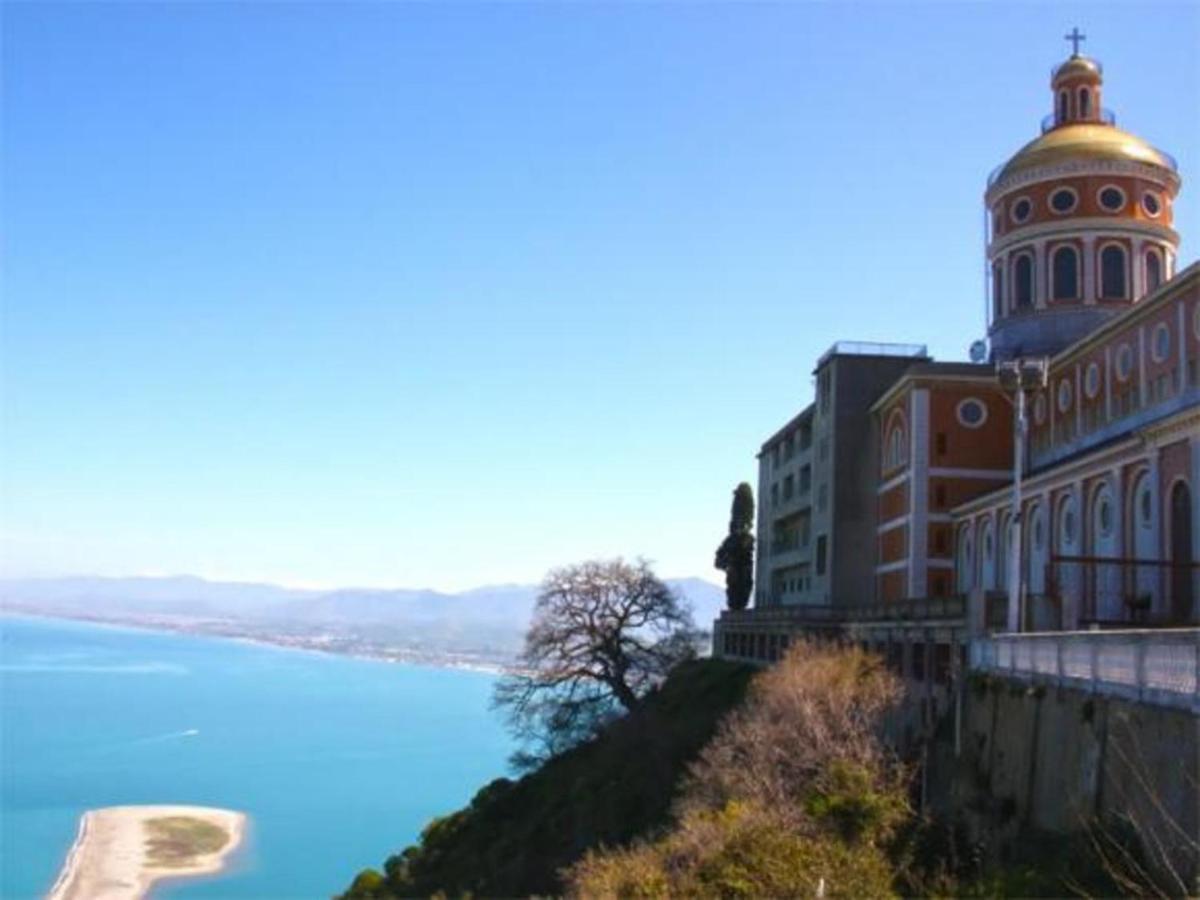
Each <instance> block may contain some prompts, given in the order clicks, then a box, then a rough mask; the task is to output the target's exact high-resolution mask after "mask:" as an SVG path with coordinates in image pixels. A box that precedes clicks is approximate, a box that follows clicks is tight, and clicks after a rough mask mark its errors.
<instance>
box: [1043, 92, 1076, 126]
mask: <svg viewBox="0 0 1200 900" xmlns="http://www.w3.org/2000/svg"><path fill="white" fill-rule="evenodd" d="M1070 103H1071V101H1070V100H1069V99H1068V98H1067V92H1066V91H1059V92H1058V121H1059V123H1062V122H1065V121H1067V119H1069V118H1070V117H1071V113H1070ZM1042 109H1045V107H1044V106H1043V107H1042Z"/></svg>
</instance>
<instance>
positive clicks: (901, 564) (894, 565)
mask: <svg viewBox="0 0 1200 900" xmlns="http://www.w3.org/2000/svg"><path fill="white" fill-rule="evenodd" d="M907 568H908V560H907V559H898V560H896V561H895V562H889V563H880V564H879V565H877V566H876V567H875V574H876V575H886V574H887V573H888V572H899V571H900V570H901V569H907Z"/></svg>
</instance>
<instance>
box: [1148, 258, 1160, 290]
mask: <svg viewBox="0 0 1200 900" xmlns="http://www.w3.org/2000/svg"><path fill="white" fill-rule="evenodd" d="M1160 284H1162V257H1161V256H1160V255H1159V253H1158V251H1157V250H1147V251H1146V293H1150V292H1152V291H1155V290H1157V289H1158V286H1159V285H1160Z"/></svg>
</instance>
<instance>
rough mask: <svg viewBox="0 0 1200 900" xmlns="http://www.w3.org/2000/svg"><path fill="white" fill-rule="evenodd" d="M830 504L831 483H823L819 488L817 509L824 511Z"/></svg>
mask: <svg viewBox="0 0 1200 900" xmlns="http://www.w3.org/2000/svg"><path fill="white" fill-rule="evenodd" d="M828 505H829V485H827V484H823V485H821V486H820V487H819V488H817V510H818V511H819V512H824V511H825V507H827V506H828Z"/></svg>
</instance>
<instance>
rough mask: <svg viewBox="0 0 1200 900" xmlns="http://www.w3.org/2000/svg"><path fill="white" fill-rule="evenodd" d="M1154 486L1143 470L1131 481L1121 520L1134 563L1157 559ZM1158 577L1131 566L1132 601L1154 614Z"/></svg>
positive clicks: (1154, 572) (1157, 572)
mask: <svg viewBox="0 0 1200 900" xmlns="http://www.w3.org/2000/svg"><path fill="white" fill-rule="evenodd" d="M1154 507H1155V503H1154V485H1153V482H1152V481H1151V478H1150V470H1149V469H1146V468H1143V469H1142V470H1141V471H1139V472H1138V473H1137V474H1136V475H1134V477H1133V479H1132V484H1131V486H1130V489H1129V501H1128V506H1127V507H1126V509H1127V514H1126V517H1125V520H1126V521H1127V522H1129V527H1130V529H1131V534H1130V544H1131V545H1132V548H1133V552H1132V553H1131V554H1129V555H1130V556H1132V557H1133V558H1134V559H1147V560H1149V559H1161V558H1162V553H1161V552H1160V550H1159V543H1158V516H1157V515H1156V513H1155V508H1154ZM1161 575H1162V573H1161V572H1160V570H1159V569H1158V567H1157V566H1137V565H1135V566H1134V572H1133V575H1132V584H1131V585H1130V588H1131V590H1132V594H1133V599H1134V601H1135V602H1136V603H1144V604H1145V605H1146V608H1147V611H1148V612H1151V611H1157V610H1158V608H1159V601H1160V597H1161V596H1162V586H1161Z"/></svg>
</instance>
